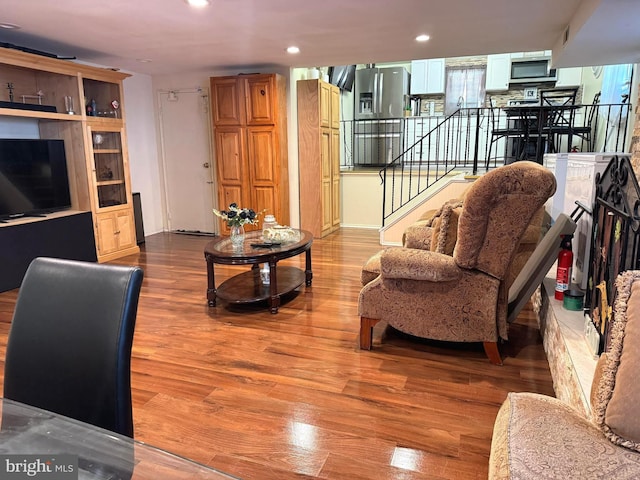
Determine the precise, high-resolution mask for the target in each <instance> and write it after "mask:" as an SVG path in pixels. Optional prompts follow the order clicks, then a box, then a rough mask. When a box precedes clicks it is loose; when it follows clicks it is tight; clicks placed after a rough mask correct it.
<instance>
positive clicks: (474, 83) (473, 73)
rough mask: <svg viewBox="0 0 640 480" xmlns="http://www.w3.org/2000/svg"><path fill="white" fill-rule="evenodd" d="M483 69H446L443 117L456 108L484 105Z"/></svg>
mask: <svg viewBox="0 0 640 480" xmlns="http://www.w3.org/2000/svg"><path fill="white" fill-rule="evenodd" d="M485 75H486V69H484V68H464V67H463V68H448V69H447V88H446V92H445V106H444V113H445V115H451V114H452V113H453V112H455V111H456V110H457V109H458V108H476V107H482V106H483V105H484V96H485V90H484V87H485Z"/></svg>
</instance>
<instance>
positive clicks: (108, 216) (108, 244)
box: [96, 213, 118, 256]
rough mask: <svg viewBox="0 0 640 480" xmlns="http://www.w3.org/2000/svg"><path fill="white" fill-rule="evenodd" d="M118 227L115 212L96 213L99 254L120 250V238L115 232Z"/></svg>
mask: <svg viewBox="0 0 640 480" xmlns="http://www.w3.org/2000/svg"><path fill="white" fill-rule="evenodd" d="M117 229H118V225H117V222H116V216H115V214H113V213H99V214H97V215H96V239H97V241H98V245H97V248H98V255H99V256H102V255H107V254H109V253H112V252H115V251H117V250H118V240H117V237H116V233H115V232H116V230H117Z"/></svg>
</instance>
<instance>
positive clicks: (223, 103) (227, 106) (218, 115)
mask: <svg viewBox="0 0 640 480" xmlns="http://www.w3.org/2000/svg"><path fill="white" fill-rule="evenodd" d="M242 96H243V95H242V83H241V82H240V81H239V80H238V79H237V78H236V77H217V78H211V111H212V114H213V115H212V116H213V124H214V125H216V126H217V125H242V124H243V123H244V118H245V117H244V104H243V103H241V101H240V100H241V99H242Z"/></svg>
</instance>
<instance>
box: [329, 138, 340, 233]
mask: <svg viewBox="0 0 640 480" xmlns="http://www.w3.org/2000/svg"><path fill="white" fill-rule="evenodd" d="M331 195H332V198H331V227H332V230H337V229H338V228H340V130H336V129H332V130H331Z"/></svg>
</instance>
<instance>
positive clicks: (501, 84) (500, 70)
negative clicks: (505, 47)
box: [485, 53, 511, 92]
mask: <svg viewBox="0 0 640 480" xmlns="http://www.w3.org/2000/svg"><path fill="white" fill-rule="evenodd" d="M510 74H511V54H509V53H501V54H497V55H488V56H487V79H486V83H485V89H486V90H487V91H488V92H490V91H493V92H496V91H504V90H509V77H510Z"/></svg>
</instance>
